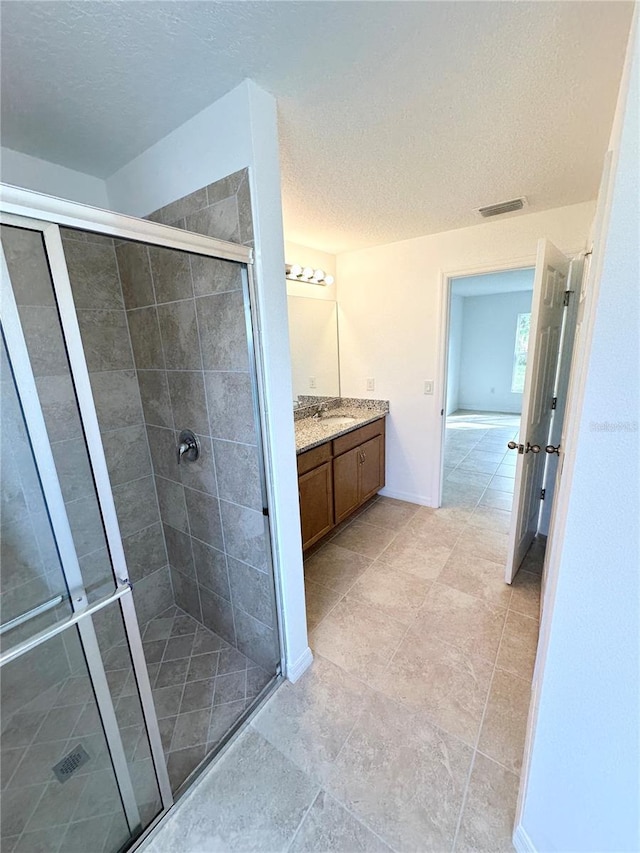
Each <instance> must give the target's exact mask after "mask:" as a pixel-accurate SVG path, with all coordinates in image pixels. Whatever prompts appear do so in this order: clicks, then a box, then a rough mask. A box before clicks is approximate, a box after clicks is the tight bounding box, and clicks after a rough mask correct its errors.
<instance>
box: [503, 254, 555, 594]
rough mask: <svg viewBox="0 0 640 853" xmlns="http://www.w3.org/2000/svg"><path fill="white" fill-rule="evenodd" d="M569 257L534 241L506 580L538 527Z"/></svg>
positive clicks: (508, 581)
mask: <svg viewBox="0 0 640 853" xmlns="http://www.w3.org/2000/svg"><path fill="white" fill-rule="evenodd" d="M568 272H569V259H568V258H566V257H565V256H564V255H563V254H562V252H560V251H558V249H556V247H555V246H554V245H553V244H552V243H550V242H549V241H548V240H544V239H542V240H540V241H539V242H538V253H537V257H536V272H535V278H534V282H533V299H532V303H531V325H530V331H529V352H528V355H527V372H526V377H525V383H524V394H523V395H522V417H521V419H520V436H519V443H518V444H517V445H516V446H515V447H514V448H513V452H514V453H517V454H518V459H517V462H516V478H515V489H514V495H513V507H512V515H511V517H512V522H511V531H510V534H509V554H508V557H507V567H506V573H505V580H506V582H507V583H511V582H512V580H513V578H514V577H515V575H516V573H517V571H518V569H519V568H520V564H521V563H522V560H523V559H524V556H525V554H526V553H527V551H528V549H529V546H530V545H531V542H532V541H533V537H534V536H535V535H536V532H537V529H538V517H539V514H540V500H541V494H542V480H543V477H544V467H545V457H546V453H545V446H546V444H547V441H548V438H549V428H550V424H551V413H552V409H551V404H552V401H553V392H554V385H555V379H556V369H557V366H558V357H559V351H560V333H561V330H562V317H563V312H564V292H565V290H566V289H567V276H568Z"/></svg>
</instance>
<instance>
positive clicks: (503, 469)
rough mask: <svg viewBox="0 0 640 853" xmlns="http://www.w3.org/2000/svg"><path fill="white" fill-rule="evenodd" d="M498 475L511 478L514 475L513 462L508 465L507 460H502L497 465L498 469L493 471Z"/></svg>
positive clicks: (514, 467)
mask: <svg viewBox="0 0 640 853" xmlns="http://www.w3.org/2000/svg"><path fill="white" fill-rule="evenodd" d="M495 473H496V474H497V475H498V476H499V477H511V479H513V478H515V476H516V466H515V462H514V464H513V465H509V463H508V462H502V463H501V464H500V465H498V470H497V471H496V472H495Z"/></svg>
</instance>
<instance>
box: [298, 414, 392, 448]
mask: <svg viewBox="0 0 640 853" xmlns="http://www.w3.org/2000/svg"><path fill="white" fill-rule="evenodd" d="M376 435H384V418H379V419H378V420H377V421H374V422H373V423H372V424H366V426H363V427H360V429H354V430H353V432H348V433H347V434H346V435H341V436H340V438H335V439H334V440H333V455H334V456H339V455H340V454H341V453H346V452H347V450H351V448H352V447H357V446H358V445H359V444H364V442H365V441H369V439H371V438H374V437H375V436H376ZM309 452H311V451H309Z"/></svg>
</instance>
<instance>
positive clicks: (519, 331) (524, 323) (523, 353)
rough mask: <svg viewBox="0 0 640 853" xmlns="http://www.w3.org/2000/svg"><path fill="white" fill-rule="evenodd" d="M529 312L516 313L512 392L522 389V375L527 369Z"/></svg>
mask: <svg viewBox="0 0 640 853" xmlns="http://www.w3.org/2000/svg"><path fill="white" fill-rule="evenodd" d="M530 324H531V312H529V313H528V314H518V321H517V323H516V347H515V351H514V353H513V373H512V374H511V390H512V392H513V393H514V394H522V392H523V391H524V376H525V372H526V370H527V348H528V346H529V326H530Z"/></svg>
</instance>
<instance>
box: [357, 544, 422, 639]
mask: <svg viewBox="0 0 640 853" xmlns="http://www.w3.org/2000/svg"><path fill="white" fill-rule="evenodd" d="M430 586H431V582H430V581H427V580H422V579H421V578H418V577H416V576H415V575H414V574H410V573H407V572H402V571H400V570H398V569H397V568H396V567H395V566H389V565H388V564H387V563H384V562H381V561H380V560H376V561H375V562H374V563H373V564H372V565H371V566H369V568H368V569H367V571H366V572H365V573H364V574H363V575H361V576H360V578H359V579H358V580H357V581H356V583H355V584H354V585H353V587H352V588H351V590H350V591H349V598H353V597H355V598H358V599H360V600H361V601H364V602H366V603H367V604H370V605H371V606H372V607H375V608H376V609H377V610H379V611H380V612H381V613H385V614H386V615H387V616H390V617H391V618H392V619H396V620H397V621H398V622H402V623H403V624H404V625H410V624H411V623H412V622H413V620H414V619H415V617H416V614H417V612H418V610H419V609H420V607H421V606H422V603H423V601H424V600H425V597H426V595H427V592H428V590H429V587H430Z"/></svg>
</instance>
